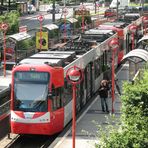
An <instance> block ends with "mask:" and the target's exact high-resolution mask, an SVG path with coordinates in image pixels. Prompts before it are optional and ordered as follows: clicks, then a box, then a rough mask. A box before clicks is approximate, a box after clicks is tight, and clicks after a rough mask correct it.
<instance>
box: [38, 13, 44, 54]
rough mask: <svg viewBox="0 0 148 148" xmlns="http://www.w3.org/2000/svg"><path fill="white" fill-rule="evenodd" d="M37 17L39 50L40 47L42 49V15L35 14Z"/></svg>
mask: <svg viewBox="0 0 148 148" xmlns="http://www.w3.org/2000/svg"><path fill="white" fill-rule="evenodd" d="M37 19H38V21H39V23H40V51H41V49H42V22H43V21H44V16H43V15H39V16H37Z"/></svg>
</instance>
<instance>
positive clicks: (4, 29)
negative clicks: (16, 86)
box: [1, 23, 8, 77]
mask: <svg viewBox="0 0 148 148" xmlns="http://www.w3.org/2000/svg"><path fill="white" fill-rule="evenodd" d="M1 29H2V30H3V38H4V44H3V50H4V77H6V31H7V29H8V24H6V23H3V24H2V25H1Z"/></svg>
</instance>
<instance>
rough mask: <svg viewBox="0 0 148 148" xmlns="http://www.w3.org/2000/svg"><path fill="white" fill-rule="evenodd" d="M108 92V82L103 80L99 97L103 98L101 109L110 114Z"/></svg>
mask: <svg viewBox="0 0 148 148" xmlns="http://www.w3.org/2000/svg"><path fill="white" fill-rule="evenodd" d="M108 91H109V85H108V81H107V80H102V81H101V84H100V87H99V95H100V98H101V107H102V111H103V112H105V111H106V112H107V113H109V110H108Z"/></svg>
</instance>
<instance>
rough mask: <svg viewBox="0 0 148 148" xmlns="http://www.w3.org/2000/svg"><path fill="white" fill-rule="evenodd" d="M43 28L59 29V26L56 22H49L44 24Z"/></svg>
mask: <svg viewBox="0 0 148 148" xmlns="http://www.w3.org/2000/svg"><path fill="white" fill-rule="evenodd" d="M43 28H47V29H48V30H54V29H58V28H59V27H58V26H57V25H56V24H47V25H44V26H43Z"/></svg>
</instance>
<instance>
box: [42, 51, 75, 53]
mask: <svg viewBox="0 0 148 148" xmlns="http://www.w3.org/2000/svg"><path fill="white" fill-rule="evenodd" d="M45 53H46V54H74V53H75V52H74V51H41V52H39V54H45Z"/></svg>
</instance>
